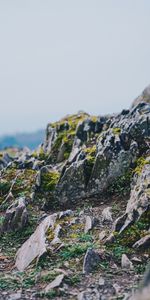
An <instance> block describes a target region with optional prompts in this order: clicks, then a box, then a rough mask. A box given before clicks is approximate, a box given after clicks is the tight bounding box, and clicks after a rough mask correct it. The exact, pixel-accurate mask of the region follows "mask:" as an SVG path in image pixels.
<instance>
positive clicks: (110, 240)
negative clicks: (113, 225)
mask: <svg viewBox="0 0 150 300" xmlns="http://www.w3.org/2000/svg"><path fill="white" fill-rule="evenodd" d="M114 241H115V236H114V233H111V234H110V235H109V236H108V238H107V239H106V240H105V244H111V243H113V242H114Z"/></svg>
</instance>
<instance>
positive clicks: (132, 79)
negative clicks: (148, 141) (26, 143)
mask: <svg viewBox="0 0 150 300" xmlns="http://www.w3.org/2000/svg"><path fill="white" fill-rule="evenodd" d="M149 83H150V1H149V0H124V1H123V0H122V1H121V0H0V135H1V134H6V133H13V132H20V131H33V130H36V129H39V128H45V127H46V124H47V123H48V122H51V121H54V120H57V119H59V118H60V117H63V116H64V115H66V114H68V113H74V112H77V111H79V110H84V111H87V112H89V113H91V114H96V115H99V114H105V113H111V112H119V111H121V110H122V109H123V108H128V107H129V106H130V104H131V102H132V100H133V99H134V98H136V96H138V95H139V94H140V93H141V92H142V90H143V89H144V88H145V87H146V86H147V85H148V84H149Z"/></svg>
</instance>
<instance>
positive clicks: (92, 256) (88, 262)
mask: <svg viewBox="0 0 150 300" xmlns="http://www.w3.org/2000/svg"><path fill="white" fill-rule="evenodd" d="M99 262H100V256H99V254H98V253H97V252H96V251H95V250H93V249H88V250H87V252H86V255H85V257H84V262H83V273H85V274H89V273H91V272H92V271H93V270H94V269H95V268H96V267H97V266H98V263H99Z"/></svg>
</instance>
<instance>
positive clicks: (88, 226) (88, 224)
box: [84, 216, 93, 233]
mask: <svg viewBox="0 0 150 300" xmlns="http://www.w3.org/2000/svg"><path fill="white" fill-rule="evenodd" d="M92 227H93V221H92V218H91V217H89V216H87V217H86V221H85V228H84V233H88V232H89V231H90V230H91V229H92Z"/></svg>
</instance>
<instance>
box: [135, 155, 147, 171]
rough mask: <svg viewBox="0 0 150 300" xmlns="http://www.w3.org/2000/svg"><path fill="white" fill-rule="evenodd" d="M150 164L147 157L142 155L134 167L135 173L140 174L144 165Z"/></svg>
mask: <svg viewBox="0 0 150 300" xmlns="http://www.w3.org/2000/svg"><path fill="white" fill-rule="evenodd" d="M148 164H150V161H148V160H147V159H146V158H145V157H140V158H138V159H137V161H136V168H135V169H134V171H133V173H135V174H138V175H140V174H141V172H142V170H143V168H144V166H145V165H148Z"/></svg>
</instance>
